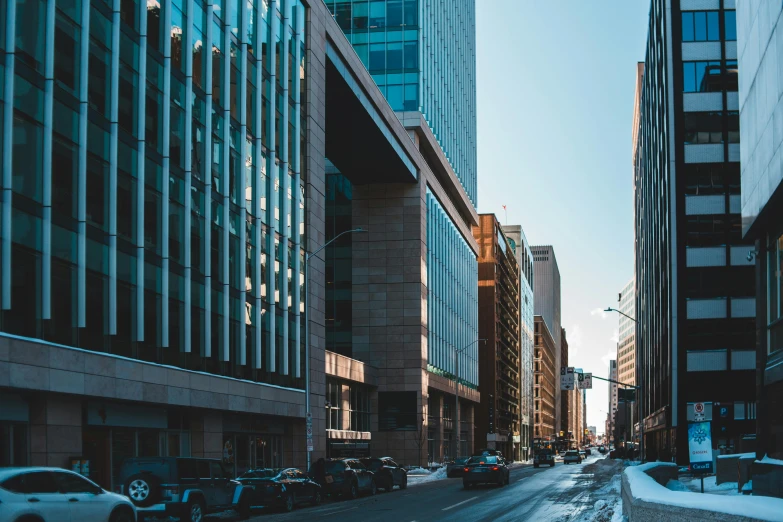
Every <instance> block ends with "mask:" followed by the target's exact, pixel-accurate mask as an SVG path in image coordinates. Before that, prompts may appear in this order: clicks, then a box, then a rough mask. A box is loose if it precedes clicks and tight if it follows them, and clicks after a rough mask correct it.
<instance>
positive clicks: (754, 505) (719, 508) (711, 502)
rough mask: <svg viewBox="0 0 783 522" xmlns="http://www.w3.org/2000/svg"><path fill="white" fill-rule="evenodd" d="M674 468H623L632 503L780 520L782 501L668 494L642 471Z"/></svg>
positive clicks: (660, 464)
mask: <svg viewBox="0 0 783 522" xmlns="http://www.w3.org/2000/svg"><path fill="white" fill-rule="evenodd" d="M667 465H668V466H675V464H664V463H660V462H651V463H649V464H643V465H641V466H635V467H631V468H627V469H626V470H625V471H624V472H623V473H624V474H625V477H626V479H627V480H628V484H629V486H630V488H631V494H632V495H633V497H634V498H635V499H638V500H642V501H644V502H650V503H654V504H662V505H668V506H676V507H682V508H689V509H703V510H705V511H715V512H719V513H725V514H728V515H737V516H747V515H748V513H752V514H753V517H754V518H758V519H761V520H771V521H780V520H783V515H782V514H783V499H779V498H773V497H745V496H736V497H735V496H732V497H723V496H715V495H702V494H701V493H691V492H684V491H672V490H670V489H667V488H665V487H663V486H661V485H659V484H658V483H657V482H655V480H654V479H653V478H652V477H650V476H649V475H647V473H645V471H647V470H650V469H652V468H654V467H656V466H667Z"/></svg>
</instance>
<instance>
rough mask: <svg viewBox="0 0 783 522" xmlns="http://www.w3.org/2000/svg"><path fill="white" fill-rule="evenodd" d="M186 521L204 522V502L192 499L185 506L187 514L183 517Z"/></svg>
mask: <svg viewBox="0 0 783 522" xmlns="http://www.w3.org/2000/svg"><path fill="white" fill-rule="evenodd" d="M182 520H183V521H185V522H203V520H204V503H203V502H202V501H201V500H198V499H197V500H191V501H190V502H188V505H187V507H186V508H185V516H184V517H182Z"/></svg>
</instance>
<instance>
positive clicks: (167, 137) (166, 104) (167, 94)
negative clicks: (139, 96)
mask: <svg viewBox="0 0 783 522" xmlns="http://www.w3.org/2000/svg"><path fill="white" fill-rule="evenodd" d="M115 1H119V0H115ZM171 9H172V7H171V2H162V3H161V11H162V13H161V15H162V16H161V18H162V23H163V27H165V28H166V31H165V32H164V33H163V121H162V122H161V126H162V127H163V136H162V142H163V165H162V171H163V172H162V176H163V180H162V184H161V211H160V216H161V219H160V229H161V230H160V237H161V245H160V246H161V248H160V252H161V267H160V276H161V285H160V286H161V292H160V293H161V313H160V315H161V317H160V330H161V331H160V334H159V336H160V338H161V344H160V346H161V347H162V348H167V347H168V346H169V197H170V190H169V187H170V183H169V176H170V169H171V151H170V150H169V149H170V145H171ZM188 14H190V13H188Z"/></svg>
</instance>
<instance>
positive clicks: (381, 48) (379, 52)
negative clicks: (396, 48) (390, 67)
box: [369, 44, 386, 71]
mask: <svg viewBox="0 0 783 522" xmlns="http://www.w3.org/2000/svg"><path fill="white" fill-rule="evenodd" d="M385 62H386V46H385V45H384V44H372V45H370V67H369V69H370V70H371V71H380V70H383V69H384V68H385V65H386V63H385Z"/></svg>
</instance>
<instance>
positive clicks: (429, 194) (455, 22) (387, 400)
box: [325, 0, 480, 460]
mask: <svg viewBox="0 0 783 522" xmlns="http://www.w3.org/2000/svg"><path fill="white" fill-rule="evenodd" d="M325 5H326V6H327V8H328V9H329V10H330V12H331V13H332V16H333V18H334V20H335V22H336V23H337V24H338V25H339V27H340V28H341V29H342V30H343V32H344V34H345V36H346V38H347V40H348V41H350V43H351V44H352V46H353V48H354V50H355V52H356V54H355V56H356V58H357V60H359V61H361V63H362V64H364V66H365V67H366V70H367V71H368V72H369V74H370V75H371V77H372V79H373V80H374V83H375V85H376V86H377V89H378V90H379V91H380V92H381V93H383V95H384V96H385V97H386V100H387V101H388V104H389V107H390V108H391V109H392V110H393V111H394V114H395V115H396V117H397V118H398V120H399V121H400V122H401V124H402V125H403V126H404V127H405V129H406V130H407V131H408V134H409V138H410V140H411V142H412V143H413V145H414V146H415V148H417V149H418V151H419V153H420V154H421V156H422V157H423V158H424V160H425V163H426V164H427V167H426V168H425V169H422V170H420V172H419V177H418V180H417V181H418V183H417V184H416V185H415V186H410V185H405V184H400V185H399V186H397V187H394V188H391V189H390V188H389V187H388V186H386V185H381V184H377V183H374V181H373V175H374V169H372V168H370V169H367V175H365V176H363V177H361V178H358V177H349V176H345V173H344V172H343V169H342V167H341V165H340V164H339V162H338V161H337V160H338V158H337V157H332V156H329V157H328V159H329V160H330V161H331V163H332V164H333V165H334V169H330V172H329V175H328V176H327V177H328V179H327V192H328V191H329V190H331V189H332V188H334V189H335V192H334V197H331V196H330V194H327V207H326V213H327V216H328V219H327V230H328V231H329V233H328V234H327V239H329V238H330V237H336V234H338V233H339V232H340V231H342V230H347V229H350V228H355V227H362V228H364V229H366V230H368V231H369V234H366V235H354V236H352V237H351V239H344V240H341V241H343V242H342V244H339V243H335V244H334V245H332V246H331V247H330V248H328V249H327V251H326V253H325V255H326V257H327V259H329V260H330V261H329V266H328V269H329V273H327V292H326V297H327V299H328V300H329V301H328V304H327V314H326V326H327V331H328V332H330V333H329V334H328V336H327V341H328V342H329V344H328V345H327V350H328V351H329V353H334V354H336V355H334V357H337V356H342V357H347V358H351V359H355V360H359V361H361V362H363V363H366V364H367V365H369V368H368V369H369V371H370V373H374V372H375V371H376V370H377V374H378V379H377V388H376V389H375V390H374V391H373V392H372V393H373V394H375V393H377V404H378V409H379V412H378V413H379V415H380V418H381V420H382V422H379V424H378V426H377V428H372V430H371V431H372V435H371V439H372V448H373V453H375V454H380V453H385V454H392V453H394V454H395V456H398V458H400V459H402V458H403V456H402V455H400V454H399V452H397V451H396V448H398V447H404V448H405V455H406V457H405V458H407V459H412V458H414V453H415V452H418V453H421V454H423V456H421V457H420V456H419V455H416V456H415V458H421V459H424V458H425V457H426V456H428V455H429V456H430V458H431V459H432V460H438V459H441V458H443V457H444V456H445V455H451V456H453V455H457V454H459V455H464V454H468V453H470V452H471V451H472V450H473V433H474V431H473V423H474V413H473V412H474V410H473V408H474V406H475V405H476V403H477V401H478V399H479V392H478V378H479V375H478V372H479V369H478V359H479V356H478V353H479V348H480V347H479V346H478V344H477V340H478V304H477V303H478V283H477V277H478V275H477V274H478V264H477V254H478V247H477V244H476V240H475V239H474V237H473V235H472V231H471V227H472V226H476V225H478V215H477V213H476V209H475V206H476V191H477V178H476V110H475V106H476V101H475V99H476V83H475V69H476V54H475V41H476V36H475V0H458V1H452V2H446V3H444V2H437V1H434V0H373V1H366V0H326V2H325ZM447 35H448V36H447ZM335 118H338V119H345V120H346V122H347V123H349V122H350V121H351V117H350V114H349V113H346V112H344V113H339V114H338V113H335ZM328 119H329V116H328V115H327V120H328ZM348 132H349V134H350V133H354V132H355V130H353V129H350V125H349V129H348ZM327 138H328V137H327ZM351 152H354V151H346V159H345V160H344V161H351V160H348V159H347V156H348V155H350V153H351ZM358 161H359V160H357V163H358ZM361 161H364V162H365V164H366V165H373V166H375V165H380V164H382V160H381V159H380V158H375V157H370V156H365V157H364V158H363V159H362V160H361ZM401 181H402V180H401ZM409 206H413V207H417V208H418V207H420V208H421V209H422V211H421V213H420V215H419V218H418V221H417V218H416V217H415V213H414V214H412V213H411V212H410V211H409V209H407V207H409ZM403 207H406V210H405V212H404V213H403V212H402V208H403ZM329 216H334V221H332V220H331V218H330V217H329ZM414 223H419V224H421V227H420V228H416V227H415V226H414ZM329 234H335V236H331V235H329ZM398 256H404V257H403V258H402V259H399V258H398ZM414 272H415V273H414ZM357 294H358V295H359V296H360V299H361V300H359V299H357V298H356V296H357ZM365 297H366V299H365ZM420 299H426V302H427V304H426V308H425V310H423V311H422V310H419V311H418V312H416V313H414V312H413V311H412V310H411V311H409V312H407V313H406V314H402V313H401V310H402V308H403V305H407V306H410V307H413V306H414V305H413V303H414V301H416V300H420ZM362 300H363V301H367V302H362ZM375 301H381V303H376V302H375ZM411 314H414V315H415V316H416V319H415V320H414V319H412V316H411ZM414 322H415V323H416V325H414V324H413V323H414ZM417 326H418V328H417ZM422 354H424V358H422ZM330 356H331V355H330ZM457 358H459V362H457ZM343 364H349V363H348V362H345V361H344V363H343ZM420 366H422V367H421V368H420ZM458 369H459V375H457V370H458ZM457 381H458V382H459V383H460V384H459V387H460V404H461V405H460V410H459V412H458V411H457V410H456V408H457V406H456V402H457V398H456V394H455V382H457ZM330 383H331V385H332V386H333V387H334V388H335V390H336V391H335V392H334V395H335V396H336V395H337V394H338V391H337V390H338V389H339V390H343V391H344V390H345V388H346V387H348V386H350V383H349V382H346V379H333V380H331V381H330ZM372 397H373V398H375V395H372ZM373 402H374V401H373ZM399 412H405V413H404V414H403V416H404V418H405V419H406V420H405V422H401V420H400V418H399V417H400V416H399ZM457 417H459V419H460V420H459V424H457ZM414 428H415V429H414ZM408 431H414V432H416V433H407V432H408ZM349 435H350V437H346V432H345V430H337V429H335V430H330V432H329V434H328V436H329V438H330V440H331V442H330V447H333V448H335V450H336V451H335V452H334V453H333V454H335V455H337V454H340V452H342V451H343V449H344V446H342V445H343V444H345V439H347V438H352V439H357V440H363V441H364V440H368V439H367V437H370V436H369V435H368V434H366V433H363V432H351V433H350V434H349ZM422 440H423V441H424V442H423V445H424V446H425V447H424V448H421V446H422ZM458 440H459V441H460V443H459V444H460V445H459V447H457V441H458ZM362 444H366V443H365V442H362ZM414 447H415V449H413V448H414ZM384 448H387V449H384ZM338 450H339V451H338Z"/></svg>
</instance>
